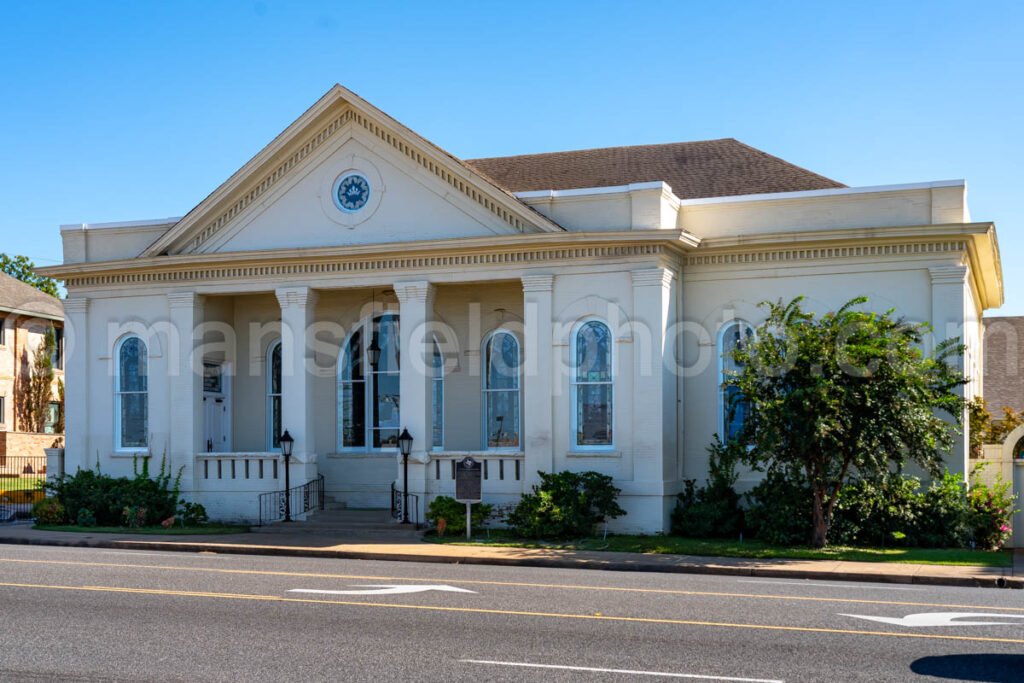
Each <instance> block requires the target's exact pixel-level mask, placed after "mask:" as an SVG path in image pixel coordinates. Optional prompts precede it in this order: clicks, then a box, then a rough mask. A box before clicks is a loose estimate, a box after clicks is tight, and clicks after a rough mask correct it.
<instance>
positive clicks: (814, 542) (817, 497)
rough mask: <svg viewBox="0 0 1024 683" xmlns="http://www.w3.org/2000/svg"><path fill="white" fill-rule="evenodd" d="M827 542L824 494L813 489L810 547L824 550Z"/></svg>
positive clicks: (817, 489) (819, 490)
mask: <svg viewBox="0 0 1024 683" xmlns="http://www.w3.org/2000/svg"><path fill="white" fill-rule="evenodd" d="M827 541H828V524H827V523H826V522H825V494H824V492H823V491H822V490H821V489H819V488H815V489H814V515H813V528H812V529H811V547H812V548H824V547H825V543H826V542H827Z"/></svg>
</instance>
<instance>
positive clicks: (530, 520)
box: [508, 471, 626, 539]
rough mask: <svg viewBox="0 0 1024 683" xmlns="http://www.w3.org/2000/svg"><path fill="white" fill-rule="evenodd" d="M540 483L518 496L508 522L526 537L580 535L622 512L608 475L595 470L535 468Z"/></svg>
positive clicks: (616, 493) (588, 534) (580, 536)
mask: <svg viewBox="0 0 1024 683" xmlns="http://www.w3.org/2000/svg"><path fill="white" fill-rule="evenodd" d="M537 474H539V475H540V479H541V483H540V485H539V486H534V487H533V492H532V493H528V494H526V495H524V496H523V497H522V499H520V501H519V504H518V505H516V507H515V509H514V510H513V511H512V512H511V513H510V514H509V517H508V522H509V524H510V526H512V527H513V528H514V529H515V531H516V533H518V534H519V535H521V536H524V537H526V538H550V539H558V538H582V537H584V536H590V535H591V534H593V533H594V527H595V526H596V525H597V524H600V523H601V522H604V521H607V520H609V519H615V518H616V517H621V516H622V515H624V514H626V511H625V510H623V509H622V508H621V507H619V504H618V502H617V498H618V496H619V494H620V493H621V492H622V491H621V490H619V489H618V488H616V487H615V486H614V485H613V484H612V478H611V477H609V476H607V475H604V474H600V473H598V472H569V471H564V472H557V473H553V474H547V473H544V472H538V473H537Z"/></svg>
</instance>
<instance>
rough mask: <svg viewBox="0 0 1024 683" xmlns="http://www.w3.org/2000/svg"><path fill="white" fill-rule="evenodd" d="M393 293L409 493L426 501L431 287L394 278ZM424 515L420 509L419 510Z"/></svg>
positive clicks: (432, 302)
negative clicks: (408, 444)
mask: <svg viewBox="0 0 1024 683" xmlns="http://www.w3.org/2000/svg"><path fill="white" fill-rule="evenodd" d="M395 296H397V297H398V303H399V309H398V312H399V328H400V330H401V341H400V344H399V348H400V349H401V353H402V358H401V365H400V375H399V385H398V387H399V388H398V390H399V394H400V399H399V400H400V403H399V415H400V416H401V420H402V427H403V428H405V429H408V430H409V434H411V435H412V438H413V442H412V453H411V454H410V456H409V462H410V463H411V464H410V466H409V493H414V494H417V495H419V496H420V505H421V506H422V505H424V504H425V502H426V501H425V500H424V497H425V494H426V464H425V463H426V462H427V460H428V457H429V450H430V441H431V439H430V435H431V426H432V420H431V405H430V403H431V391H430V389H431V381H432V376H433V371H432V369H431V365H430V361H431V353H432V348H431V341H432V340H431V337H430V334H429V333H430V329H429V325H430V322H431V321H432V319H433V315H434V287H433V285H431V284H430V283H429V282H426V281H418V282H396V283H395ZM398 462H399V472H398V483H399V486H401V484H402V471H401V457H399V460H398ZM420 519H421V520H422V519H423V510H420Z"/></svg>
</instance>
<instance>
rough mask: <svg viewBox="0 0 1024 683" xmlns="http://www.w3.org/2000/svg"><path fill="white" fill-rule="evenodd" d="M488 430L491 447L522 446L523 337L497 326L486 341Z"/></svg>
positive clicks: (486, 423) (485, 406)
mask: <svg viewBox="0 0 1024 683" xmlns="http://www.w3.org/2000/svg"><path fill="white" fill-rule="evenodd" d="M483 394H484V434H485V436H486V439H487V441H486V443H487V447H488V448H519V443H520V441H519V340H518V339H516V337H515V335H514V334H512V333H511V332H509V331H508V330H496V331H495V332H494V333H493V334H491V336H490V337H489V338H488V339H487V343H486V344H485V345H484V388H483Z"/></svg>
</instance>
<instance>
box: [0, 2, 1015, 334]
mask: <svg viewBox="0 0 1024 683" xmlns="http://www.w3.org/2000/svg"><path fill="white" fill-rule="evenodd" d="M0 12H2V14H0V103H2V105H0V159H2V163H0V204H2V206H0V251H6V252H10V253H23V254H27V255H29V256H31V257H33V258H34V259H35V260H36V262H37V263H39V264H49V263H54V262H57V261H59V260H60V258H61V250H60V239H59V234H58V226H59V225H60V224H61V223H72V222H102V221H117V220H129V219H139V218H162V217H167V216H179V215H182V214H184V213H186V212H187V211H188V210H189V209H190V208H191V207H192V206H194V205H195V204H196V203H197V202H198V201H200V200H201V199H202V198H203V197H205V196H206V195H207V194H208V193H209V192H210V191H211V190H213V189H214V188H215V187H216V186H217V185H218V184H219V183H220V182H222V181H223V180H225V179H226V178H227V177H228V176H229V175H230V174H231V173H233V172H234V171H235V170H236V169H237V168H238V167H239V166H240V165H242V164H243V163H244V162H245V161H247V160H248V159H249V158H250V157H251V156H252V155H253V154H254V153H256V152H257V151H258V150H259V149H260V148H261V147H262V146H263V145H265V144H266V143H267V142H269V141H270V139H271V138H273V137H274V136H275V135H276V134H277V133H279V132H280V131H281V130H282V129H283V128H284V127H285V126H286V125H288V124H289V123H290V122H291V121H292V120H293V119H294V118H296V117H297V116H298V115H299V114H301V113H302V112H303V111H304V110H305V109H306V108H307V107H308V106H309V105H311V104H312V103H313V102H314V101H315V100H316V99H317V98H318V97H320V95H322V94H323V93H324V92H325V91H326V90H327V89H328V88H329V87H330V86H331V85H332V84H333V83H335V82H340V83H342V84H344V85H346V86H347V87H349V88H351V89H353V90H355V91H356V92H357V93H359V94H360V95H362V96H363V97H365V98H366V99H368V100H369V101H371V102H373V103H374V104H375V105H377V106H378V107H380V108H381V109H383V110H384V111H386V112H388V113H389V114H391V115H392V116H394V117H395V118H397V119H398V120H400V121H402V122H403V123H405V124H406V125H408V126H410V127H411V128H413V129H415V130H416V131H418V132H419V133H421V134H422V135H424V136H426V137H427V138H429V139H431V140H433V141H434V142H436V143H437V144H439V145H440V146H441V147H443V148H445V149H447V150H448V151H450V152H452V153H453V154H455V155H457V156H460V157H466V158H468V157H475V156H491V155H503V154H517V153H527V152H543V151H554V150H561V149H574V148H585V147H601V146H610V145H629V144H641V143H655V142H671V141H680V140H699V139H707V138H719V137H735V138H738V139H740V140H743V141H744V142H746V143H748V144H751V145H753V146H755V147H759V148H761V149H763V150H765V151H767V152H770V153H772V154H776V155H778V156H781V157H783V158H785V159H788V160H790V161H792V162H794V163H797V164H800V165H802V166H806V167H807V168H810V169H813V170H814V171H817V172H819V173H822V174H824V175H827V176H829V177H832V178H835V179H837V180H840V181H842V182H845V183H847V184H849V185H877V184H888V183H908V182H920V181H926V180H942V179H950V178H966V179H967V181H968V184H969V199H970V203H971V210H972V214H973V218H974V219H975V220H994V221H995V222H996V224H997V227H998V229H999V240H1000V245H1001V249H1002V255H1003V271H1004V274H1005V277H1006V292H1007V303H1006V305H1005V306H1004V307H1003V308H1002V309H1000V310H999V311H998V313H997V314H1017V315H1020V314H1024V272H1022V269H1020V268H1017V267H1016V266H1017V264H1018V263H1019V262H1020V261H1021V259H1022V257H1024V237H1022V236H1021V230H1022V227H1024V225H1022V223H1024V208H1022V204H1021V200H1020V198H1021V185H1022V181H1024V178H1022V173H1021V169H1022V164H1021V160H1022V159H1024V139H1022V136H1024V125H1022V124H1024V56H1022V55H1024V4H1022V3H1011V2H1005V3H990V2H986V3H969V2H955V3H953V2H877V3H876V2H849V3H844V4H843V6H840V4H839V3H828V2H810V3H786V2H772V3H768V2H750V3H737V4H732V5H727V4H726V3H711V2H707V3H700V4H698V3H687V2H683V1H682V0H680V1H677V2H666V3H644V2H621V0H620V1H619V2H594V1H588V2H580V3H568V2H565V3H558V2H529V1H520V2H515V3H498V2H493V3H490V2H489V3H483V2H467V3H457V2H429V3H428V2H409V3H377V2H359V3H351V2H344V1H341V0H338V1H335V2H322V3H321V2H298V1H293V2H278V1H274V0H263V1H255V2H253V1H251V0H250V1H242V2H227V1H217V2H213V1H211V0H206V1H202V2H155V1H134V2H117V3H113V2H107V3H104V2H74V3H72V2H35V1H32V2H23V3H16V2H11V1H8V2H5V3H4V4H3V6H2V8H0ZM1018 273H1021V274H1018ZM990 314H991V312H990Z"/></svg>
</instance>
